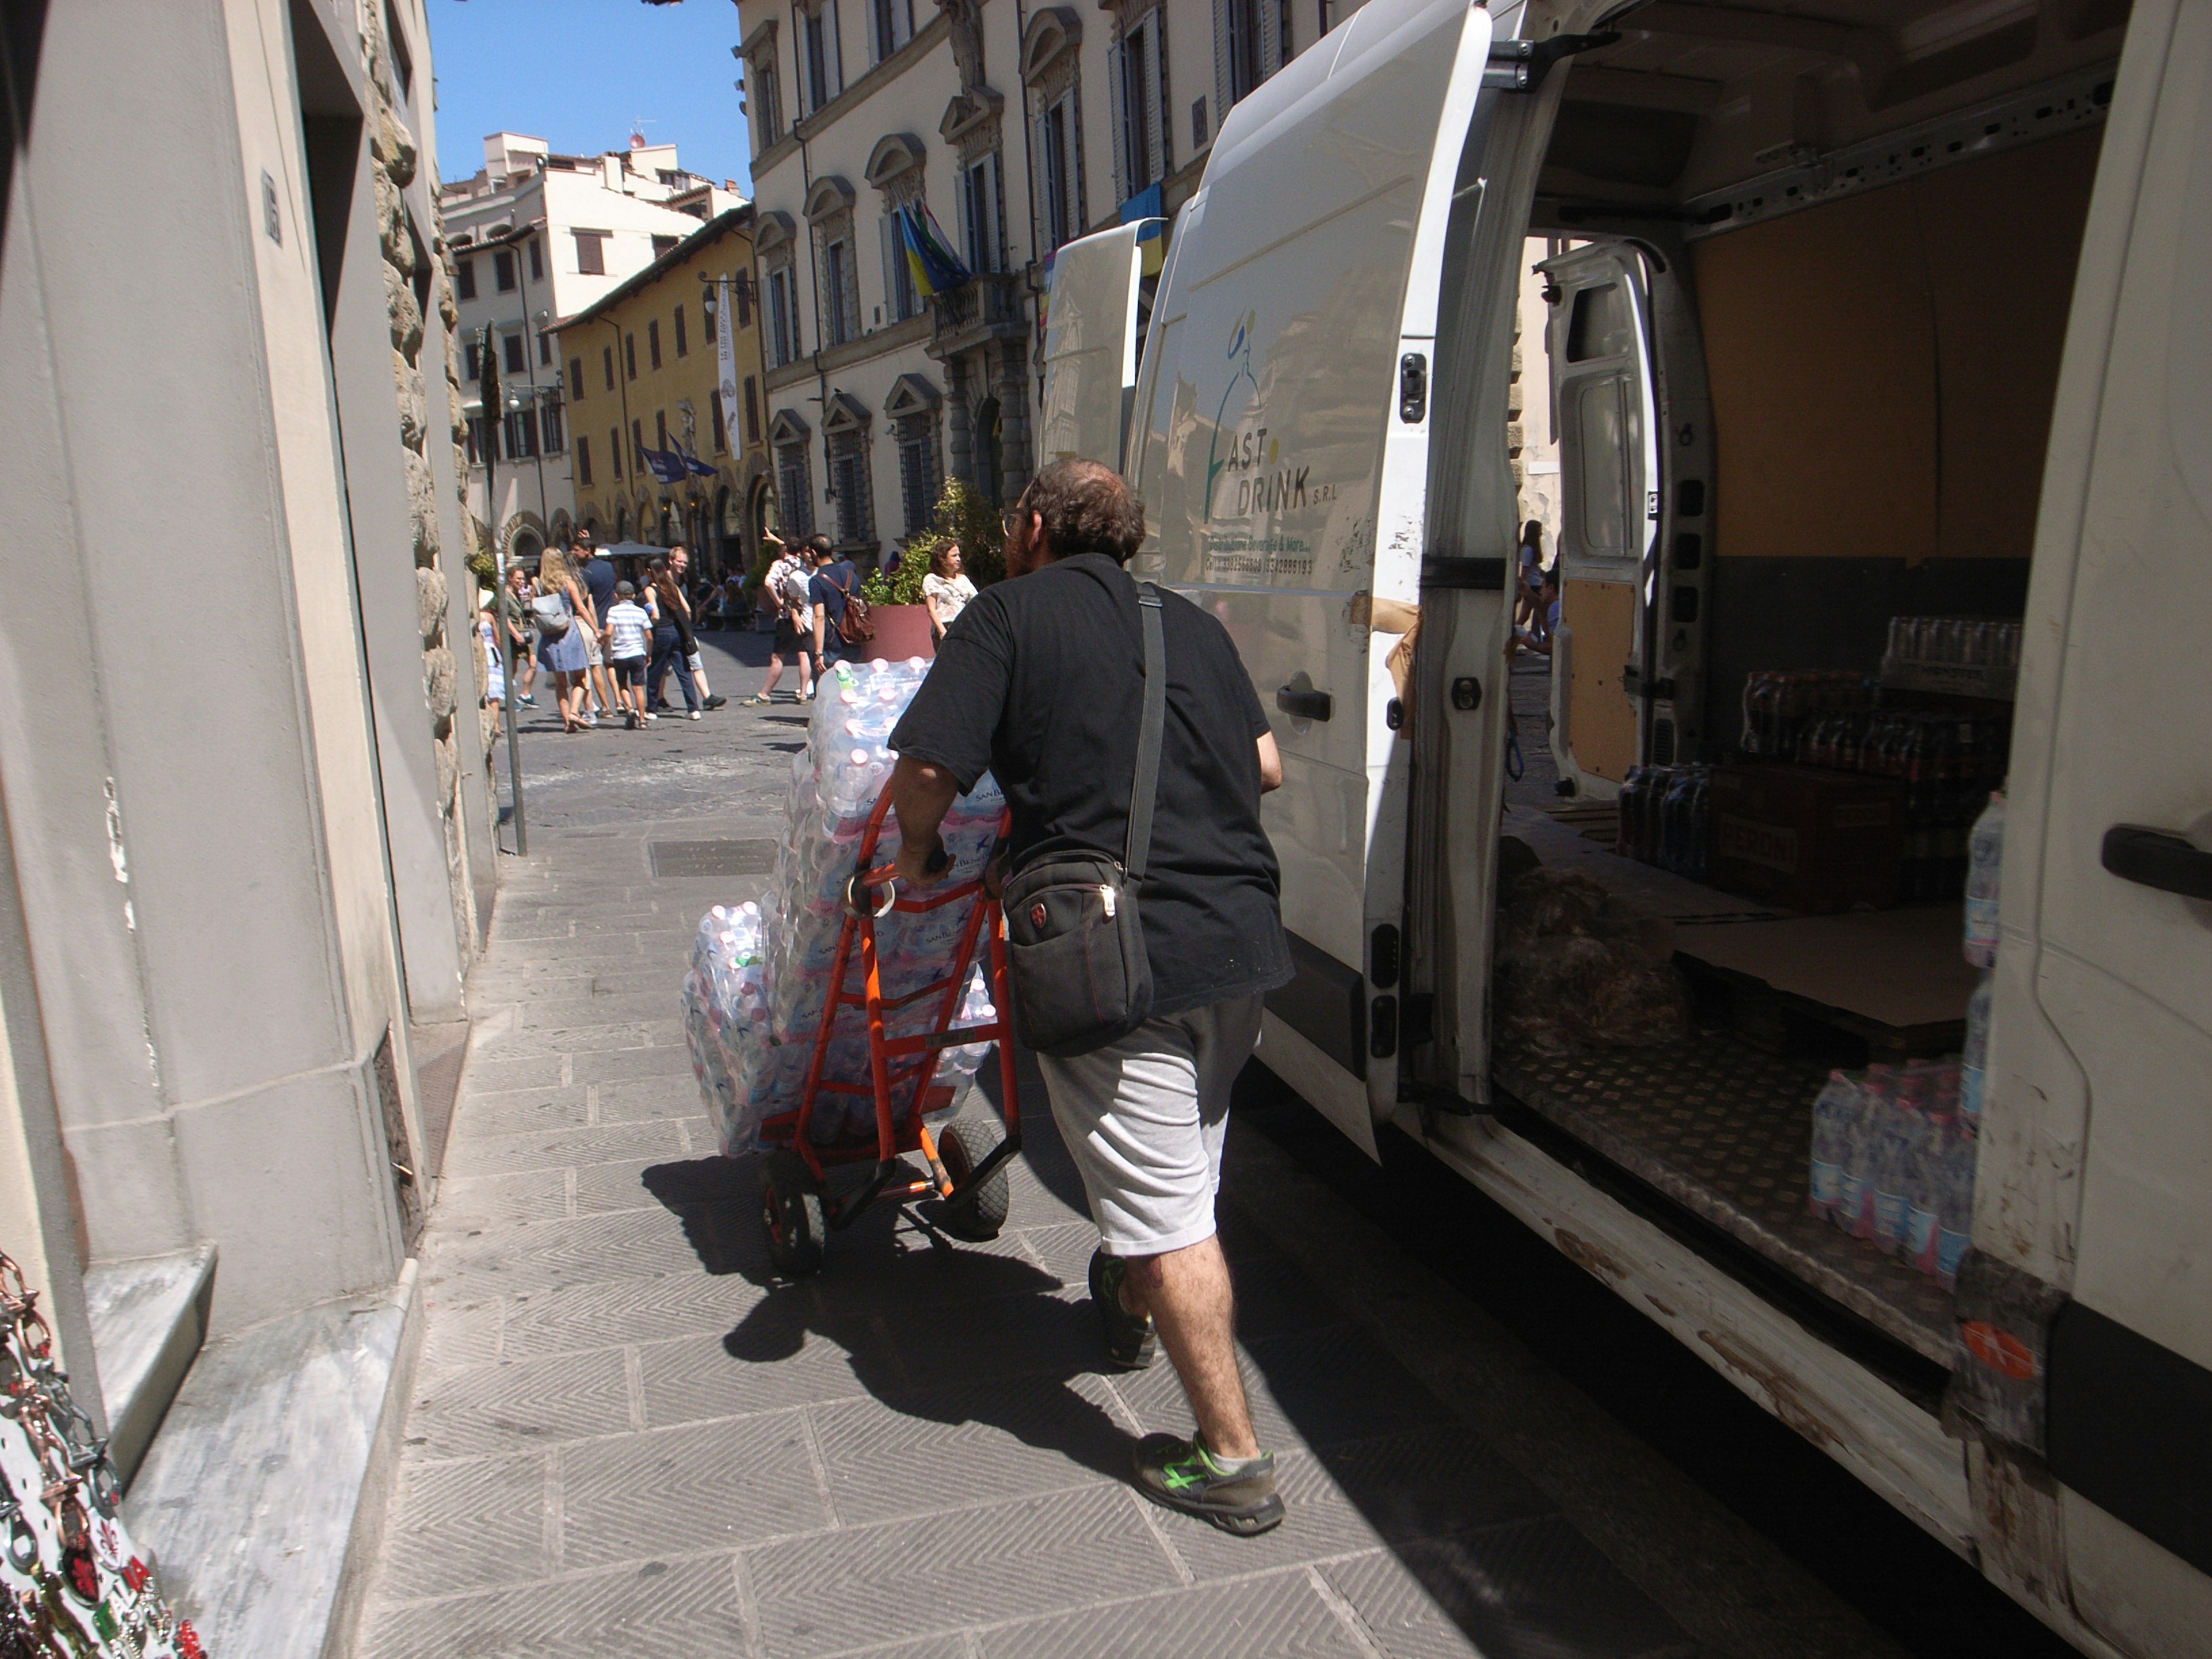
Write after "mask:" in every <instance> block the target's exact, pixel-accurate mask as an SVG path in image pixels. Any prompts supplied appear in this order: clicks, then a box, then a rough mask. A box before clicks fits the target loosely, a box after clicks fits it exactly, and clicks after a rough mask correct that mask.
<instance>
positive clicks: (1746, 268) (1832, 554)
mask: <svg viewBox="0 0 2212 1659" xmlns="http://www.w3.org/2000/svg"><path fill="white" fill-rule="evenodd" d="M2103 133H2104V129H2103V128H2102V127H2101V126H2098V127H2093V128H2087V129H2080V130H2076V131H2071V132H2069V133H2066V134H2064V135H2063V136H2060V137H2054V138H2051V139H2046V140H2045V141H2044V142H2042V143H2036V144H2031V145H2028V146H2026V147H2024V148H2021V149H2015V150H2010V151H2007V152H2003V153H2002V154H1999V155H1993V156H1990V157H1988V158H1986V159H1984V160H1981V161H1969V162H1966V163H1963V164H1961V165H1959V166H1956V167H1947V168H1943V169H1941V170H1939V171H1937V172H1935V173H1929V174H1926V175H1924V176H1922V177H1919V178H1914V179H1906V180H1905V181H1903V182H1900V183H1899V184H1895V185H1887V186H1885V187H1883V188H1881V189H1880V190H1875V191H1868V192H1866V193H1865V194H1863V195H1858V196H1848V197H1843V198H1841V199H1839V200H1838V201H1836V202H1833V203H1831V204H1827V205H1826V206H1824V207H1819V208H1814V209H1810V210H1807V211H1805V212H1802V213H1796V214H1791V215H1789V216H1785V217H1783V218H1778V219H1771V220H1768V221H1766V222H1763V223H1760V224H1755V225H1752V226H1749V227H1747V228H1745V229H1742V230H1739V231H1730V232H1727V233H1725V234H1720V235H1716V236H1712V237H1709V238H1706V239H1704V240H1699V241H1697V242H1695V243H1693V244H1692V262H1693V266H1694V269H1695V271H1696V276H1697V284H1698V293H1699V313H1700V317H1701V320H1702V322H1703V325H1704V329H1705V351H1706V362H1707V367H1708V369H1709V372H1710V374H1711V391H1712V400H1713V438H1714V448H1715V462H1714V475H1715V476H1714V483H1715V491H1714V495H1715V500H1714V506H1715V513H1716V520H1715V526H1714V552H1715V553H1716V554H1717V559H1716V561H1715V562H1714V565H1713V568H1712V574H1711V597H1710V601H1709V602H1710V604H1711V607H1712V616H1713V620H1712V627H1711V631H1710V633H1709V635H1708V639H1709V645H1710V649H1711V675H1710V678H1709V681H1708V684H1709V687H1710V696H1709V702H1708V704H1707V710H1706V714H1707V722H1708V726H1707V730H1708V734H1709V740H1710V741H1711V742H1712V743H1715V744H1726V743H1728V742H1729V741H1730V740H1731V739H1732V738H1733V736H1734V734H1735V731H1736V729H1737V726H1738V725H1739V724H1740V716H1739V714H1738V712H1737V711H1738V708H1739V702H1740V699H1741V694H1742V687H1743V681H1744V678H1745V676H1746V675H1747V673H1748V672H1749V671H1752V670H1753V669H1758V668H1765V667H1798V668H1846V667H1863V666H1864V665H1866V664H1867V663H1868V662H1869V661H1871V660H1873V659H1875V658H1878V657H1879V656H1880V655H1881V648H1882V645H1883V639H1884V633H1883V630H1884V628H1885V626H1886V624H1887V620H1888V618H1889V617H1892V616H1895V615H1899V614H1910V613H1913V612H1918V611H1926V612H1933V613H1938V614H1941V613H1947V612H1948V613H1951V614H1961V613H1964V614H1982V615H1990V616H2002V615H2017V614H2018V613H2019V611H2020V610H2021V605H2023V603H2024V602H2025V598H2026V592H2027V553H2028V550H2029V547H2030V545H2031V543H2032V539H2033V530H2034V523H2035V510H2036V501H2037V497H2038V493H2039V489H2040V486H2041V480H2042V471H2043V453H2044V449H2045V441H2046V437H2047V435H2048V432H2049V430H2050V411H2051V400H2052V398H2053V395H2054V393H2055V392H2056V388H2057V378H2058V351H2059V347H2060V342H2061V341H2062V339H2063V319H2064V317H2065V314H2066V307H2067V305H2068V302H2069V298H2070V296H2071V294H2072V290H2073V281H2074V270H2075V263H2076V259H2077V257H2078V255H2079V252H2080V248H2081V228H2082V224H2083V222H2084V220H2085V218H2086V216H2087V210H2088V197H2089V189H2090V185H2091V183H2092V180H2093V174H2094V171H2095V162H2096V155H2097V150H2098V146H2099V145H2100V143H2101V142H2102V138H2103ZM1808 456H1811V457H1817V458H1819V460H1818V463H1817V464H1816V465H1808V464H1807V461H1806V459H1805V458H1807V457H1808Z"/></svg>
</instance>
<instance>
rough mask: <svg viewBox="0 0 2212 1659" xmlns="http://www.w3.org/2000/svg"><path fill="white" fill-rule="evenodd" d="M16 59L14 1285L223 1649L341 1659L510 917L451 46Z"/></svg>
mask: <svg viewBox="0 0 2212 1659" xmlns="http://www.w3.org/2000/svg"><path fill="white" fill-rule="evenodd" d="M0 70H4V74H0V98H4V100H5V104H6V111H5V112H6V116H7V119H6V121H5V122H4V123H0V191H4V194H0V215H3V216H0V225H4V233H0V234H4V240H3V241H0V343H3V344H0V408H4V410H6V424H7V428H8V434H9V441H8V442H7V443H6V444H5V445H0V499H4V500H5V501H7V502H8V505H9V513H10V516H11V520H12V522H11V526H10V528H11V532H12V533H11V534H10V535H9V538H8V541H7V551H6V554H5V557H6V558H7V559H9V561H10V562H11V564H12V568H15V571H16V575H17V578H18V580H17V581H16V584H15V585H16V587H17V589H18V591H20V592H27V593H35V594H36V595H37V598H36V601H35V602H34V603H29V604H23V605H15V606H11V607H9V608H7V610H6V611H4V612H0V671H4V674H5V677H6V684H7V686H8V695H7V696H5V697H0V809H4V810H0V1249H6V1250H8V1251H9V1254H11V1255H15V1257H16V1258H17V1259H18V1260H19V1261H21V1262H23V1263H24V1265H25V1267H27V1270H28V1272H29V1273H30V1274H31V1277H32V1279H33V1283H34V1285H35V1286H36V1287H37V1288H38V1289H39V1291H40V1293H41V1306H42V1307H43V1308H44V1309H45V1310H47V1312H48V1314H49V1316H50V1317H51V1318H52V1321H53V1322H54V1324H55V1327H56V1329H57V1331H58V1336H59V1340H60V1343H61V1347H62V1357H63V1359H64V1363H65V1364H66V1365H67V1368H68V1370H70V1373H71V1376H72V1377H73V1379H74V1392H75V1394H76V1398H77V1399H78V1400H79V1401H81V1402H82V1403H83V1404H84V1405H85V1406H87V1407H88V1409H89V1410H90V1411H91V1412H92V1413H93V1415H94V1417H95V1419H98V1420H99V1421H100V1425H101V1428H102V1431H103V1432H106V1433H108V1434H110V1435H111V1436H112V1437H113V1441H114V1446H115V1450H116V1454H117V1456H118V1461H119V1462H122V1463H123V1465H124V1466H125V1469H126V1472H127V1471H129V1470H130V1469H131V1468H132V1467H133V1466H135V1468H136V1478H135V1484H134V1485H133V1486H131V1493H130V1504H131V1518H132V1520H133V1521H134V1522H135V1524H136V1527H137V1534H138V1536H139V1538H140V1539H141V1540H142V1541H145V1542H147V1543H149V1544H150V1545H151V1546H152V1547H153V1548H154V1549H155V1550H156V1551H158V1552H159V1555H160V1559H161V1574H162V1578H163V1580H164V1583H165V1585H166V1586H167V1589H168V1590H169V1591H170V1593H171V1594H172V1595H173V1597H175V1599H176V1600H177V1601H179V1603H180V1605H181V1608H182V1610H183V1611H185V1613H187V1615H188V1616H190V1617H192V1618H193V1619H194V1620H196V1621H197V1623H198V1625H199V1626H200V1629H201V1632H202V1634H203V1637H204V1638H205V1640H206V1642H207V1644H208V1646H209V1648H210V1650H214V1651H217V1652H233V1653H249V1652H252V1653H277V1652H305V1651H324V1650H325V1647H324V1646H323V1640H322V1634H321V1632H322V1631H323V1630H324V1629H325V1628H326V1627H328V1626H330V1625H331V1624H332V1623H333V1622H334V1621H337V1620H339V1618H340V1617H341V1614H342V1611H343V1606H342V1602H343V1598H342V1594H341V1586H342V1585H343V1583H344V1575H343V1571H342V1569H343V1554H344V1551H345V1547H346V1544H347V1540H348V1538H349V1536H350V1535H351V1531H352V1528H351V1524H350V1523H351V1521H352V1519H353V1517H354V1516H356V1514H357V1513H361V1514H364V1515H368V1514H374V1513H378V1512H380V1511H379V1510H376V1509H375V1508H374V1506H372V1507H371V1508H370V1509H369V1510H362V1490H363V1483H364V1482H365V1481H366V1480H368V1478H369V1475H370V1472H371V1457H370V1453H371V1449H372V1448H374V1446H375V1445H376V1443H377V1437H378V1435H379V1434H380V1432H382V1429H381V1427H380V1425H383V1424H385V1423H386V1422H387V1421H391V1420H396V1413H397V1402H396V1400H395V1396H398V1395H403V1393H404V1386H405V1382H404V1370H405V1366H404V1357H405V1353H406V1333H407V1332H408V1330H409V1329H410V1328H411V1327H410V1323H409V1321H410V1310H411V1308H412V1306H413V1285H414V1278H413V1273H412V1264H411V1262H410V1256H411V1255H412V1250H413V1245H414V1239H415V1236H416V1229H417V1227H418V1225H419V1219H420V1217H421V1215H422V1211H423V1209H424V1208H425V1206H427V1204H428V1200H429V1198H430V1188H431V1187H432V1185H433V1182H434V1179H435V1174H434V1172H435V1158H436V1156H437V1150H438V1146H439V1141H440V1137H441V1131H440V1129H439V1128H438V1127H437V1106H436V1100H435V1090H434V1089H433V1088H431V1087H430V1086H429V1085H427V1084H426V1083H425V1081H424V1079H425V1076H426V1073H427V1072H428V1070H429V1068H428V1067H426V1066H425V1064H424V1063H423V1056H424V1055H425V1054H427V1053H428V1052H430V1051H431V1050H432V1048H434V1047H436V1046H438V1045H439V1044H440V1043H441V1042H449V1041H450V1038H451V1035H452V1033H453V1030H455V1028H456V1026H457V1025H458V1024H459V1022H461V1021H462V1020H463V1019H464V1018H465V1008H464V1006H463V976H464V975H465V972H466V970H467V969H468V967H469V965H470V963H471V961H472V960H473V959H474V957H475V955H476V952H477V950H478V948H479V940H480V939H481V937H482V934H481V931H480V929H481V927H482V926H483V923H484V922H485V921H486V920H487V917H488V913H487V909H486V907H487V906H488V904H489V896H490V893H491V890H492V887H493V884H494V881H495V872H494V854H495V838H494V837H495V830H494V824H495V800H494V799H493V796H492V794H491V793H490V791H489V787H488V776H487V767H486V757H487V750H488V749H489V735H490V726H489V721H488V720H487V719H486V717H485V716H484V714H483V712H482V711H481V710H480V708H479V707H478V705H479V702H480V697H479V690H478V686H479V676H478V672H477V654H476V653H475V651H474V649H473V635H472V632H471V610H472V605H473V594H474V585H473V582H472V581H471V576H470V573H469V571H468V569H467V568H466V566H465V562H464V560H465V552H466V550H467V547H468V541H469V538H468V536H467V534H466V518H465V508H464V505H463V501H462V495H461V489H462V485H463V482H464V474H465V461H464V460H463V459H462V458H461V454H460V450H459V441H460V439H461V437H462V435H463V428H462V425H461V420H460V414H461V411H460V410H459V403H458V399H457V398H456V396H455V393H456V392H457V390H458V386H457V382H456V380H455V378H454V375H455V368H454V354H453V349H452V346H453V330H454V327H455V325H456V324H457V322H458V313H457V312H456V310H455V309H454V301H453V293H452V289H451V285H450V279H449V275H448V270H447V264H446V244H445V238H444V234H443V233H442V230H441V222H440V216H439V210H438V201H437V194H436V181H435V177H434V174H433V170H432V168H431V167H430V166H429V163H428V157H430V156H431V155H435V131H434V112H433V106H432V97H431V89H432V77H431V64H430V54H429V40H428V27H427V20H426V18H425V16H424V13H423V8H422V3H421V0H175V3H168V4H162V5H159V6H145V5H141V4H136V3H130V0H83V3H74V0H73V3H69V4H59V3H52V0H23V3H21V4H18V5H14V6H11V7H10V9H9V18H8V27H7V28H6V29H5V30H0ZM87 110H98V111H100V112H101V113H100V119H98V120H96V121H92V122H87V121H86V120H85V119H84V118H83V117H84V112H86V111H87ZM117 179H130V180H131V191H132V198H133V205H132V209H131V211H130V212H129V213H127V214H121V215H118V214H115V213H112V212H108V211H104V210H100V209H99V208H97V207H96V206H94V205H93V204H97V203H100V202H101V201H103V200H107V199H111V198H112V191H113V187H114V183H115V181H116V180H117ZM153 249H158V250H159V253H158V256H157V257H152V256H149V250H153ZM119 467H127V469H128V478H129V483H128V486H127V487H123V486H119V485H118V477H121V476H123V475H122V474H121V473H120V472H118V468H119ZM149 601H151V602H150V603H149ZM203 1338H204V1339H206V1340H207V1343H208V1345H209V1346H208V1349H207V1351H206V1352H202V1353H201V1354H200V1356H199V1359H198V1362H197V1368H196V1369H194V1370H191V1372H189V1373H187V1372H186V1370H185V1367H187V1366H190V1365H191V1364H192V1361H193V1355H194V1352H195V1351H196V1350H197V1349H198V1348H199V1346H200V1344H201V1341H202V1339H203ZM218 1350H220V1351H221V1353H220V1355H218V1352H217V1351H218ZM180 1386H181V1388H182V1389H184V1390H185V1393H183V1394H179V1388H180ZM195 1387H199V1388H202V1389H204V1393H203V1394H202V1395H200V1396H199V1397H197V1398H195V1397H192V1396H191V1392H190V1391H191V1389H194V1388H195ZM173 1402H174V1403H173ZM280 1402H281V1403H280ZM387 1404H391V1405H392V1408H393V1409H392V1413H389V1414H387V1413H386V1406H387ZM165 1412H166V1413H167V1416H166V1417H165V1416H164V1413H165ZM156 1425H160V1431H159V1432H158V1434H157V1433H155V1426H156ZM310 1446H311V1447H312V1455H302V1449H303V1448H304V1447H310ZM368 1524H370V1523H368V1522H366V1521H365V1522H364V1525H368ZM369 1541H370V1543H371V1545H372V1546H373V1543H374V1538H373V1528H372V1530H371V1534H370V1536H369Z"/></svg>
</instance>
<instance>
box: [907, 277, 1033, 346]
mask: <svg viewBox="0 0 2212 1659" xmlns="http://www.w3.org/2000/svg"><path fill="white" fill-rule="evenodd" d="M929 305H930V314H931V319H932V325H931V328H930V342H929V353H930V356H933V357H939V358H943V357H948V356H951V355H952V354H953V353H955V352H960V351H966V350H968V349H969V348H971V347H974V346H977V345H981V344H982V343H984V342H985V341H987V340H1010V339H1019V338H1021V337H1023V336H1024V335H1025V334H1027V333H1028V331H1029V317H1028V315H1027V307H1024V304H1023V301H1022V283H1021V278H1020V277H1018V276H1012V275H1009V274H1005V273H1000V272H982V273H979V274H977V275H976V276H973V277H971V278H969V280H968V281H967V282H965V283H962V284H961V285H960V286H959V287H958V288H956V289H947V290H946V291H945V293H943V294H940V295H937V296H936V297H935V298H933V300H931V301H930V302H929Z"/></svg>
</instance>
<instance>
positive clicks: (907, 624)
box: [845, 605, 937, 662]
mask: <svg viewBox="0 0 2212 1659" xmlns="http://www.w3.org/2000/svg"><path fill="white" fill-rule="evenodd" d="M868 619H869V620H870V621H871V622H872V623H875V625H876V637H875V638H873V639H872V640H870V641H868V642H867V643H866V645H859V646H853V647H848V649H847V651H846V653H845V654H846V655H847V656H849V657H857V658H859V659H860V660H861V661H863V662H902V661H904V660H905V659H907V658H908V657H920V658H921V659H924V660H925V661H927V659H930V658H933V657H934V656H936V654H937V647H936V645H935V644H934V643H933V641H931V639H930V637H929V607H928V606H927V605H877V606H875V607H874V608H873V609H872V610H871V611H869V612H868Z"/></svg>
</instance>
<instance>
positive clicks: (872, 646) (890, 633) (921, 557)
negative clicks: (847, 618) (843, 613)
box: [853, 548, 937, 662]
mask: <svg viewBox="0 0 2212 1659" xmlns="http://www.w3.org/2000/svg"><path fill="white" fill-rule="evenodd" d="M927 574H929V555H928V554H927V553H917V552H916V551H915V550H914V549H912V548H908V550H907V551H906V554H905V556H904V557H902V559H901V560H900V561H899V568H898V569H897V570H896V572H895V573H893V574H890V575H885V574H884V573H883V572H882V571H880V570H871V571H870V572H869V573H868V577H867V580H866V581H864V582H862V583H861V584H860V597H861V598H862V599H866V601H867V602H868V620H869V621H871V622H872V623H874V624H875V625H876V637H875V638H873V639H872V640H870V641H868V642H867V643H866V644H865V645H861V646H857V647H854V648H853V654H854V655H855V656H858V657H860V658H863V659H870V660H874V661H880V662H896V661H898V660H900V659H903V658H907V657H933V656H935V655H936V654H937V647H936V644H935V642H934V641H932V640H931V638H930V635H929V607H928V606H927V605H924V604H923V603H922V602H921V579H922V578H923V577H924V576H927Z"/></svg>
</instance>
